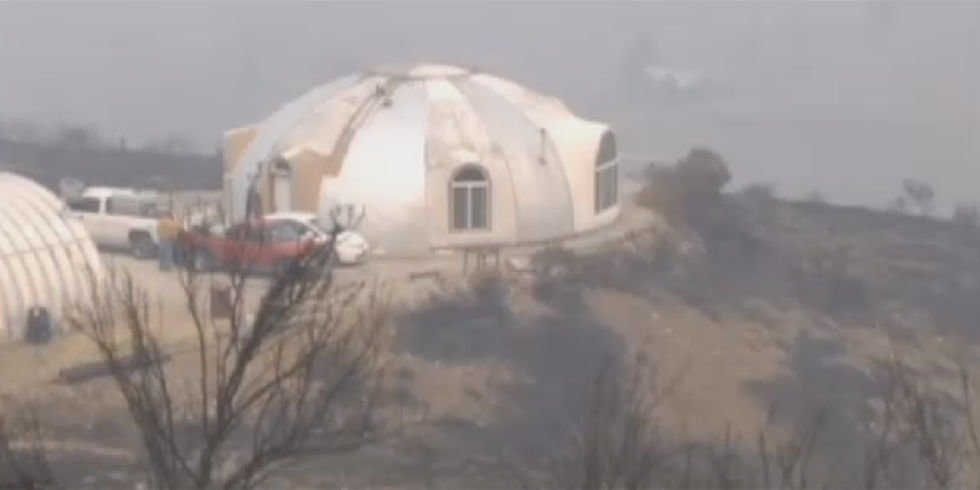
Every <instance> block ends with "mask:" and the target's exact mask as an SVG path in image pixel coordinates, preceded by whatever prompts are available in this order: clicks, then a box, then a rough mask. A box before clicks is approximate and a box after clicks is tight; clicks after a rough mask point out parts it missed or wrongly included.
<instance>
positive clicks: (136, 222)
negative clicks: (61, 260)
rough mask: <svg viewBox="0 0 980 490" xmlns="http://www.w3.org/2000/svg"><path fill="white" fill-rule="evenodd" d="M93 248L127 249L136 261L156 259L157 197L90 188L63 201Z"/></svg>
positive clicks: (136, 192)
mask: <svg viewBox="0 0 980 490" xmlns="http://www.w3.org/2000/svg"><path fill="white" fill-rule="evenodd" d="M66 203H67V205H68V207H69V209H71V210H72V212H73V213H74V214H75V215H76V216H78V218H79V219H80V220H81V221H82V224H83V225H84V226H85V229H86V230H88V233H89V235H90V236H91V237H92V240H93V241H94V242H95V243H96V245H98V246H100V247H107V248H116V249H128V250H129V251H130V253H132V254H133V256H135V257H137V258H150V257H155V256H156V254H157V251H158V248H159V245H160V240H159V237H158V236H157V223H158V218H159V216H160V210H159V207H158V205H157V204H158V197H157V195H156V194H155V193H152V192H139V191H135V190H132V189H119V188H112V187H90V188H88V189H85V190H84V191H82V193H81V195H79V196H75V197H70V198H67V199H66Z"/></svg>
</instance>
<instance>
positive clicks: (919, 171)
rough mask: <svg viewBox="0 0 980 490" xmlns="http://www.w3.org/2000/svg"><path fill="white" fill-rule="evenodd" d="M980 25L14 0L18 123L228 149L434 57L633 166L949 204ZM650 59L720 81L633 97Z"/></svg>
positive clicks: (974, 99) (3, 80) (625, 8)
mask: <svg viewBox="0 0 980 490" xmlns="http://www.w3.org/2000/svg"><path fill="white" fill-rule="evenodd" d="M978 33H980V5H978V4H976V3H949V2H944V3H938V4H931V3H929V4H927V3H922V4H912V3H901V4H897V3H896V4H890V3H881V2H876V3H861V4H857V3H855V4H843V3H833V4H830V3H817V2H814V3H806V4H803V3H791V4H776V3H768V2H766V3H721V2H712V3H710V4H709V3H703V4H702V3H666V4H642V3H630V4H612V3H606V2H602V3H598V2H597V3H592V4H583V3H575V4H562V3H552V2H548V3H534V4H520V3H505V4H494V5H486V4H478V3H470V4H466V5H455V4H449V3H444V4H435V3H427V4H417V3H416V4H410V5H403V4H395V3H372V4H361V5H357V4H302V5H300V4H290V5H284V6H283V5H278V4H259V5H238V4H232V3H215V4H209V5H196V6H189V5H182V6H164V5H163V4H137V5H133V4H127V5H122V4H110V3H106V4H94V5H84V4H67V5H66V4H58V5H27V4H3V5H0V121H2V122H3V123H6V124H16V123H17V122H23V121H27V122H30V123H34V124H38V125H41V126H42V127H48V128H56V127H59V126H62V125H66V124H76V125H85V126H92V127H95V128H97V129H98V130H99V132H100V133H101V134H102V135H103V136H104V137H105V138H107V139H109V140H114V139H118V138H126V139H127V141H132V142H134V144H146V143H148V142H152V141H154V140H159V139H162V138H167V137H172V136H179V137H181V138H186V139H187V140H188V141H189V142H190V144H191V145H192V146H193V147H194V148H195V149H197V150H200V151H207V152H211V151H213V149H214V148H215V147H216V146H218V142H219V138H220V134H221V131H223V130H224V129H227V128H231V127H236V126H239V125H241V124H245V123H249V122H253V121H257V120H260V119H261V118H262V117H264V116H266V115H268V114H269V113H270V112H272V111H273V110H275V109H276V108H277V107H278V106H280V105H281V104H283V103H285V102H287V101H288V100H290V99H291V98H293V97H295V96H297V95H299V94H300V93H302V92H304V91H306V90H308V89H309V88H311V87H313V86H314V85H317V84H320V83H323V82H326V81H328V80H330V79H332V78H334V77H336V76H339V75H343V74H346V73H349V72H352V71H355V70H357V69H359V68H364V67H370V66H372V65H375V64H378V63H383V62H399V61H414V60H425V61H435V62H446V63H452V64H461V65H468V66H475V67H479V68H482V69H485V70H488V71H491V72H494V73H497V74H500V75H501V76H503V77H505V78H512V79H514V80H516V81H519V82H521V83H524V84H526V85H528V86H529V87H532V88H534V89H536V90H538V91H541V92H544V93H551V94H555V95H557V96H560V97H563V98H564V99H565V100H566V102H567V103H568V104H569V105H570V106H571V107H572V108H573V110H575V111H576V112H577V113H579V114H582V115H585V116H588V117H591V118H596V119H603V120H607V121H610V122H611V123H613V124H614V126H615V127H616V128H617V130H618V132H619V135H620V141H621V145H620V146H621V149H622V152H623V153H624V154H626V156H628V157H630V158H634V159H637V160H672V159H676V158H677V157H678V156H680V155H681V154H682V153H683V152H685V151H686V150H687V149H689V148H690V147H691V146H693V145H696V144H704V145H707V146H710V147H712V148H714V149H715V150H717V151H718V152H719V153H721V154H722V155H724V156H725V158H726V159H727V160H728V161H729V162H730V164H731V166H732V167H733V173H734V174H735V175H736V176H737V177H738V182H736V184H744V183H747V182H754V181H764V182H769V183H773V184H775V185H776V189H777V191H778V192H779V193H780V194H781V195H785V196H801V195H804V194H806V193H809V192H811V191H813V190H819V191H820V192H821V193H822V194H823V195H825V196H827V197H828V198H830V199H832V200H835V201H838V202H843V203H856V204H864V205H872V206H882V205H884V203H885V202H886V201H887V200H888V199H890V198H892V197H894V195H895V194H896V193H897V191H898V186H899V183H900V182H901V180H902V179H903V178H908V177H911V178H918V179H922V180H925V181H928V182H930V183H932V184H933V185H934V186H935V188H936V191H937V194H938V197H939V200H940V202H941V203H942V205H943V207H945V208H947V209H948V208H949V207H950V206H951V205H952V203H954V202H960V201H973V200H978V199H980V195H978V194H980V193H978V192H977V191H976V187H977V185H976V182H977V179H978V178H980V144H978V143H977V141H978V138H977V136H978V131H980V130H978V112H980V102H978V101H980V97H978V91H980V89H978V87H980V49H978V48H980V34H978ZM644 39H646V40H648V41H649V46H650V49H649V50H647V52H646V54H644V55H642V56H639V55H635V56H633V58H631V57H630V56H631V55H630V53H631V52H635V49H634V47H636V46H638V45H642V44H641V43H642V41H643V40H644ZM631 50H632V51H631ZM635 60H640V61H641V62H642V63H646V64H651V65H660V66H668V67H673V68H676V69H683V70H690V71H691V72H694V73H697V74H699V75H700V76H702V77H703V79H704V80H707V81H709V82H710V83H711V86H712V87H713V89H712V90H711V91H710V92H709V93H708V94H702V93H698V94H695V95H693V96H690V97H686V98H683V100H680V101H677V100H674V101H672V102H671V103H665V102H664V100H663V99H662V98H661V99H655V98H650V97H646V96H642V95H641V96H635V94H634V93H633V92H630V91H628V90H626V86H627V85H628V84H629V83H630V82H629V81H627V80H625V79H626V78H627V77H628V75H627V74H628V73H630V68H629V63H636V62H637V61H635ZM634 82H635V81H634Z"/></svg>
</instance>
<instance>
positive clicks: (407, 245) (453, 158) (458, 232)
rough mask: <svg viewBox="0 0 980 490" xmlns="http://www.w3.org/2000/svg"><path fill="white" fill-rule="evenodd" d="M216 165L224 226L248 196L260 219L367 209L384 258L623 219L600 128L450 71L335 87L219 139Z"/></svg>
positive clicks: (425, 70)
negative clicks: (221, 164) (221, 163)
mask: <svg viewBox="0 0 980 490" xmlns="http://www.w3.org/2000/svg"><path fill="white" fill-rule="evenodd" d="M224 158H225V176H224V179H225V184H224V200H225V207H226V209H227V210H228V211H229V213H228V214H229V218H230V219H231V220H233V221H236V220H241V219H243V218H244V216H245V213H246V203H247V202H248V195H249V194H250V193H252V195H253V196H258V197H259V199H258V202H260V203H261V209H262V211H263V212H282V211H311V212H318V213H321V214H326V213H327V212H328V211H329V210H331V209H335V208H336V207H338V206H340V207H342V208H346V209H356V210H363V211H364V218H363V221H362V222H361V225H360V228H359V232H361V233H363V234H364V235H365V236H366V237H367V238H368V240H369V242H371V244H372V246H374V247H375V248H378V247H380V248H382V249H384V250H386V251H388V252H391V253H393V254H408V255H411V254H416V253H426V252H429V251H431V250H433V249H437V248H451V247H459V246H467V245H486V244H498V245H512V244H521V243H534V242H541V241H549V240H555V239H560V238H563V237H567V236H572V235H577V234H579V233H582V232H585V231H588V230H592V229H595V228H597V227H599V226H602V225H604V224H607V223H610V222H612V221H614V220H615V219H616V217H617V215H618V214H619V209H620V206H619V188H618V180H619V178H618V172H617V163H616V162H617V160H616V142H615V138H614V136H613V133H612V132H611V130H610V128H609V127H608V126H607V125H606V124H603V123H600V122H594V121H589V120H585V119H582V118H579V117H577V116H575V115H574V114H572V112H571V111H570V110H569V109H568V108H567V107H566V106H565V105H564V104H563V103H562V102H561V101H560V100H558V99H556V98H553V97H547V96H544V95H541V94H537V93H535V92H532V91H531V90H528V89H526V88H524V87H522V86H520V85H518V84H516V83H514V82H511V81H508V80H504V79H502V78H498V77H495V76H493V75H489V74H486V73H481V72H477V71H472V70H467V69H463V68H457V67H453V66H444V65H411V66H405V67H381V68H377V69H374V70H368V71H365V72H363V73H359V74H355V75H351V76H348V77H344V78H341V79H338V80H334V81H333V82H330V83H327V84H326V85H323V86H320V87H318V88H315V89H313V90H312V91H310V92H308V93H307V94H305V95H303V96H302V97H300V98H299V99H297V100H295V101H293V102H291V103H289V104H287V105H285V106H284V107H282V108H281V109H280V110H279V111H277V112H275V113H274V114H272V115H271V116H270V117H268V118H267V119H265V120H264V121H262V122H259V123H257V124H254V125H251V126H246V127H243V128H238V129H234V130H230V131H228V132H226V133H225V144H224ZM250 190H251V191H250ZM253 202H255V201H253Z"/></svg>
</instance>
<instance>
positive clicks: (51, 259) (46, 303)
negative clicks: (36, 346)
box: [0, 172, 103, 340]
mask: <svg viewBox="0 0 980 490" xmlns="http://www.w3.org/2000/svg"><path fill="white" fill-rule="evenodd" d="M102 277H103V270H102V264H101V261H100V260H99V255H98V253H97V252H96V249H95V246H94V245H93V243H92V240H91V238H90V237H89V235H88V233H87V232H86V231H85V229H84V228H83V227H82V225H81V223H79V222H78V221H77V220H76V219H75V218H72V217H71V216H70V215H69V213H67V212H66V208H65V205H64V203H63V202H62V201H61V200H59V199H58V197H56V196H55V195H54V194H52V193H51V192H50V191H48V190H47V189H45V188H44V187H41V186H40V185H39V184H37V183H35V182H34V181H31V180H29V179H26V178H24V177H21V176H19V175H16V174H12V173H7V172H0V337H2V338H3V339H5V340H20V339H23V338H24V333H25V332H24V329H25V328H26V325H27V319H28V313H29V312H30V311H31V310H32V309H34V308H38V307H41V308H44V309H45V310H46V311H47V312H49V314H50V316H51V317H52V318H53V319H55V320H57V319H58V318H59V317H60V316H61V315H62V313H63V312H64V310H65V308H67V307H71V306H75V305H77V304H79V302H83V301H86V300H87V299H89V298H91V296H90V295H91V293H92V289H91V288H93V287H95V284H98V283H99V281H101V280H102Z"/></svg>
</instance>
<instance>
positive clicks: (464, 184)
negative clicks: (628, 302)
mask: <svg viewBox="0 0 980 490" xmlns="http://www.w3.org/2000/svg"><path fill="white" fill-rule="evenodd" d="M467 170H476V171H477V172H480V175H482V176H483V180H463V181H458V180H456V179H457V178H458V177H459V174H461V173H463V172H465V171H467ZM457 189H465V190H466V193H465V196H466V198H465V199H464V202H465V205H466V211H465V212H464V216H466V223H465V225H464V226H463V227H458V226H456V204H457V203H456V190H457ZM474 189H483V190H484V196H485V198H484V201H485V202H484V209H483V212H484V216H483V221H484V226H481V227H475V226H473V190H474ZM490 216H491V212H490V178H489V177H488V176H487V172H486V171H484V170H483V168H481V167H478V166H476V165H467V166H465V167H462V168H460V169H459V170H457V171H456V172H455V173H453V178H452V180H451V181H450V183H449V230H450V231H452V232H455V233H466V232H483V231H489V230H490V229H491V222H490Z"/></svg>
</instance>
